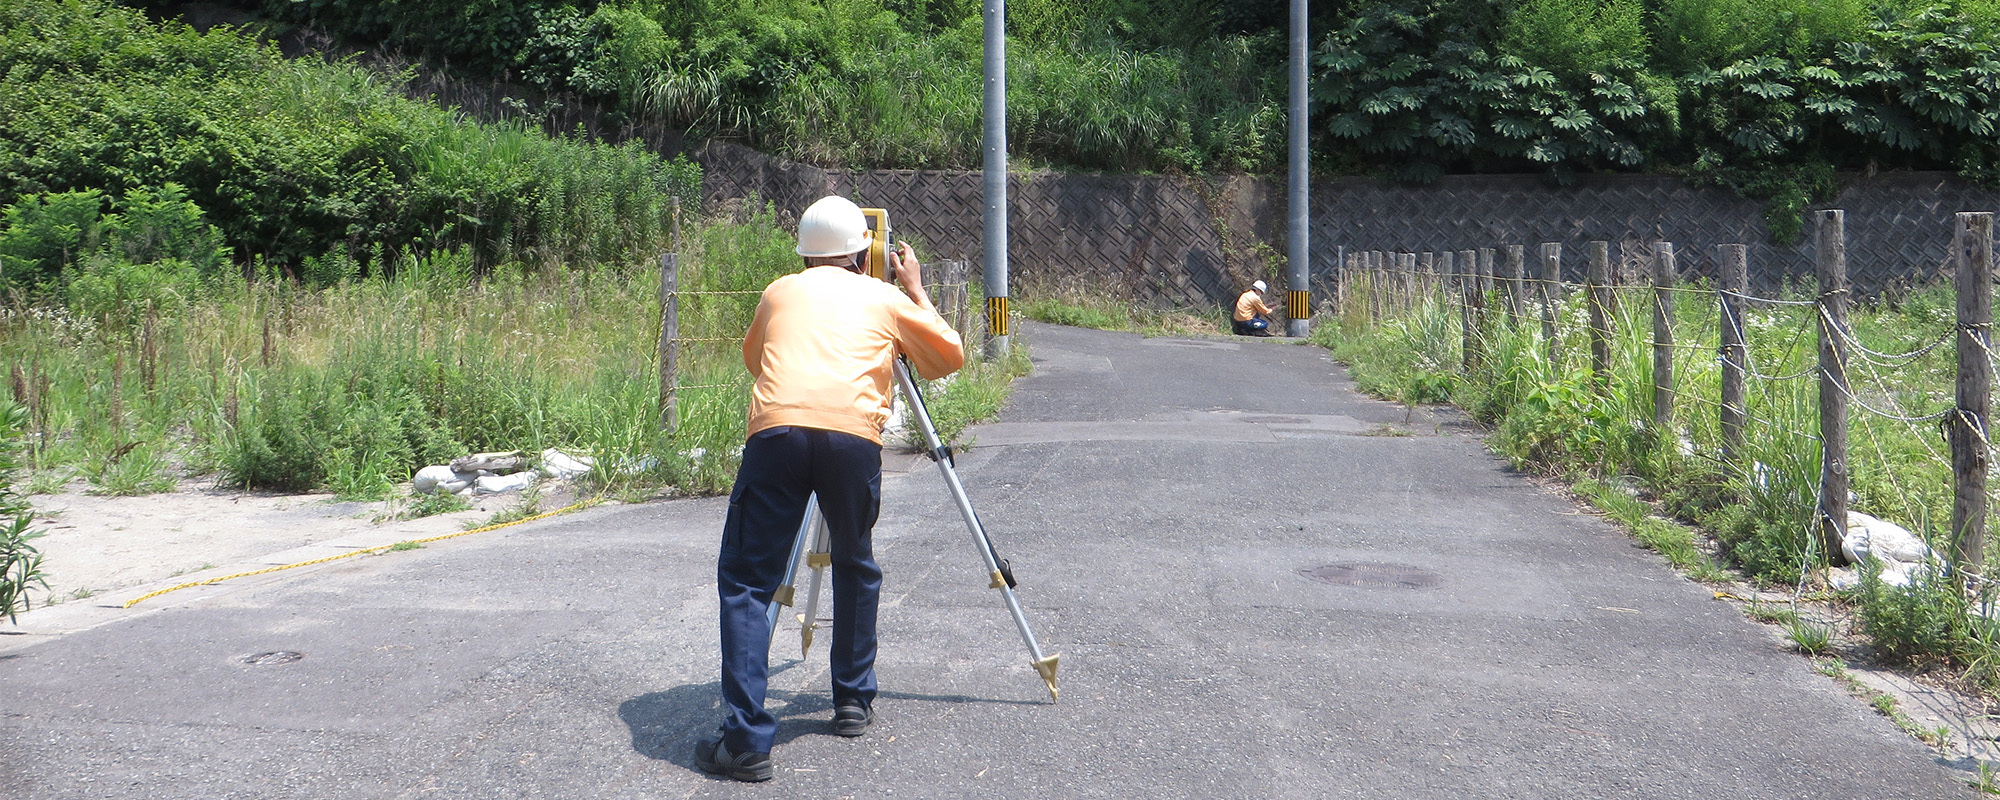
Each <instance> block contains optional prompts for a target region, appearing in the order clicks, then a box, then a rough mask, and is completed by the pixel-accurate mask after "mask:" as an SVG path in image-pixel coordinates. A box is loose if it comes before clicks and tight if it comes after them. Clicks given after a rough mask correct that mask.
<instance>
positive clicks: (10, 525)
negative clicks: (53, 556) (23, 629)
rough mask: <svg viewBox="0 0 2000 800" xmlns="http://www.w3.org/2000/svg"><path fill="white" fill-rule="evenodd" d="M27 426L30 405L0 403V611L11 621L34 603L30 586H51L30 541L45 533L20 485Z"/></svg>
mask: <svg viewBox="0 0 2000 800" xmlns="http://www.w3.org/2000/svg"><path fill="white" fill-rule="evenodd" d="M27 427H28V409H27V407H25V406H22V405H20V404H17V403H12V402H7V403H0V614H5V615H6V616H7V621H9V622H13V621H14V620H15V617H16V615H17V614H19V613H20V612H22V611H27V610H28V609H29V608H30V607H31V606H32V605H33V602H34V601H33V600H31V599H30V598H29V597H28V590H29V589H31V588H36V587H39V588H41V589H43V590H44V591H46V590H47V589H48V588H49V584H48V580H47V579H46V578H44V577H43V576H42V554H41V553H40V552H39V551H37V550H36V549H35V547H34V545H31V544H29V542H31V541H34V540H35V539H36V538H39V537H40V536H41V535H42V532H41V531H38V530H35V529H34V524H35V510H34V508H33V507H32V506H30V505H29V504H28V500H27V498H26V497H24V496H22V494H21V491H20V488H19V486H18V485H17V483H18V481H20V479H21V476H20V474H19V473H20V470H21V468H22V466H23V464H22V461H21V438H22V436H23V435H24V433H25V432H26V430H27Z"/></svg>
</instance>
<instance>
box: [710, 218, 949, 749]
mask: <svg viewBox="0 0 2000 800" xmlns="http://www.w3.org/2000/svg"><path fill="white" fill-rule="evenodd" d="M869 236H870V234H869V231H868V230H867V223H866V222H865V220H864V219H863V217H862V215H861V209H859V208H857V207H856V206H855V205H854V204H853V203H851V202H848V201H847V200H845V199H843V198H839V197H825V198H821V199H820V200H819V201H818V202H816V203H814V204H812V206H811V207H809V208H807V209H806V211H805V213H804V214H802V215H800V217H799V243H798V253H799V255H801V256H803V257H804V258H805V267H806V268H805V269H804V270H803V271H800V272H797V273H794V274H791V275H786V276H784V277H782V278H779V279H777V280H775V281H772V282H771V285H770V286H768V287H765V289H764V295H763V298H762V299H761V300H760V301H759V302H758V303H757V314H756V317H755V318H754V319H753V320H752V321H751V323H750V330H749V332H748V333H747V335H745V336H744V339H743V366H744V367H746V368H748V369H749V370H750V374H751V375H752V376H754V377H755V378H756V385H755V386H754V387H753V388H752V389H751V393H750V419H749V423H750V424H749V440H748V441H747V442H745V443H744V445H743V464H742V466H741V468H739V469H738V470H737V473H736V487H735V489H734V490H733V491H731V492H730V495H729V517H728V520H727V521H726V522H724V523H723V527H722V548H721V552H720V554H719V556H718V558H717V562H716V570H715V572H716V591H717V594H718V595H719V596H720V598H721V604H722V613H721V617H722V700H723V708H724V712H725V713H724V717H723V721H722V730H721V731H720V733H719V735H717V736H715V737H713V738H710V739H707V740H704V741H702V742H700V743H699V744H697V745H695V763H696V764H697V765H699V766H700V767H701V768H702V769H703V770H705V771H708V772H711V773H716V774H721V775H727V776H728V777H730V778H734V779H736V780H739V781H763V780H770V778H771V776H772V775H773V774H774V769H773V767H772V765H771V743H772V739H773V738H774V737H775V736H776V734H777V731H778V722H777V719H776V718H775V717H773V716H772V715H771V714H770V712H768V711H766V710H765V709H764V693H765V687H766V683H767V679H768V677H769V669H770V667H769V662H768V657H769V653H770V649H771V638H770V637H771V630H770V627H769V623H768V622H767V621H766V619H767V618H766V617H765V612H766V609H767V608H768V607H769V604H770V603H771V597H772V594H773V593H774V592H776V590H777V588H778V583H779V581H781V580H783V574H784V570H785V566H786V565H785V559H786V558H787V557H788V556H789V555H790V554H791V545H792V541H793V538H794V536H796V535H797V533H798V530H799V526H800V523H802V522H803V521H804V517H805V509H806V500H807V497H808V496H810V495H812V494H814V493H817V494H818V495H819V509H820V513H821V515H822V516H824V517H825V519H826V525H827V533H828V537H829V541H830V544H831V548H830V549H831V551H832V558H833V563H832V568H833V626H832V627H833V646H832V648H831V649H830V654H829V657H828V658H829V661H830V663H831V666H832V679H833V707H834V711H833V732H834V733H835V734H838V735H841V736H860V735H861V734H862V733H864V732H866V730H867V729H868V726H869V724H870V723H871V722H873V721H874V701H875V691H876V689H875V617H876V609H877V607H878V605H879V603H880V594H881V588H882V570H881V568H880V567H878V566H877V565H876V563H875V557H874V553H873V550H872V546H871V539H870V534H871V532H872V531H873V529H874V527H875V516H876V513H877V511H878V510H879V509H880V507H881V489H882V424H883V422H884V421H886V420H887V419H888V416H889V399H890V396H891V395H890V392H891V381H893V380H894V377H895V373H894V367H893V364H894V363H895V358H896V355H897V354H898V353H901V354H902V355H905V356H908V357H909V360H910V364H911V366H912V367H913V368H914V369H915V370H916V372H917V374H918V375H921V376H923V377H925V378H941V377H944V376H945V375H948V374H950V373H952V372H954V371H956V370H957V369H958V368H959V367H961V366H963V365H964V364H965V351H964V345H963V343H962V342H961V341H960V340H959V336H958V332H957V331H955V330H953V329H952V327H951V326H950V325H949V324H947V323H946V322H945V321H944V319H943V318H942V317H939V316H938V313H937V309H936V308H935V307H933V306H932V305H931V300H930V296H929V295H928V294H927V293H926V292H925V291H924V284H923V271H922V270H923V268H922V265H920V264H918V263H917V256H916V253H915V252H914V251H913V250H911V249H910V246H909V245H908V244H907V243H905V244H903V245H902V247H901V248H899V249H898V250H897V252H896V253H895V254H894V256H893V259H894V261H895V264H894V266H895V276H896V278H897V279H898V281H899V282H900V283H901V284H902V286H901V289H900V290H899V289H898V288H897V287H896V286H894V285H891V284H889V283H887V282H885V281H880V280H876V279H875V278H871V277H868V276H867V275H866V274H863V272H862V264H861V253H862V251H863V250H865V249H866V248H867V246H868V244H869V241H870V238H869Z"/></svg>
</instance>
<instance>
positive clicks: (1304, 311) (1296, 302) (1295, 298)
mask: <svg viewBox="0 0 2000 800" xmlns="http://www.w3.org/2000/svg"><path fill="white" fill-rule="evenodd" d="M1312 315H1313V304H1312V292H1310V291H1299V290H1297V289H1293V290H1292V291H1290V292H1286V293H1285V316H1286V317H1289V318H1291V319H1312Z"/></svg>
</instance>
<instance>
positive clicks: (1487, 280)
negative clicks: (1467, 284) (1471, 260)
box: [1479, 247, 1495, 308]
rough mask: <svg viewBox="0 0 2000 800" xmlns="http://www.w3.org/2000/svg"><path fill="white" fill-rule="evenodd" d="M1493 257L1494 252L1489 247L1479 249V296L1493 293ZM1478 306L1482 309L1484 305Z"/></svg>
mask: <svg viewBox="0 0 2000 800" xmlns="http://www.w3.org/2000/svg"><path fill="white" fill-rule="evenodd" d="M1494 255H1495V253H1494V250H1493V248H1491V247H1482V248H1479V293H1480V294H1481V295H1487V294H1492V293H1493V259H1494ZM1480 306H1481V307H1482V308H1483V307H1484V306H1485V304H1484V303H1481V304H1480Z"/></svg>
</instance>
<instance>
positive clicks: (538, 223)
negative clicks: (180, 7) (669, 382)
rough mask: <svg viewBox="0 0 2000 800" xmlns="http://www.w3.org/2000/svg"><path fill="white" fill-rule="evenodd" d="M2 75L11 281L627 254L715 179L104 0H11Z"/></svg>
mask: <svg viewBox="0 0 2000 800" xmlns="http://www.w3.org/2000/svg"><path fill="white" fill-rule="evenodd" d="M0 74H4V75H5V76H6V79H5V81H4V82H0V209H4V214H5V216H4V220H0V222H4V226H0V281H4V282H5V283H8V284H12V285H16V286H33V287H37V288H41V289H49V288H59V287H58V284H67V283H70V282H71V279H72V277H73V276H75V275H84V274H89V273H91V271H92V270H111V271H112V272H116V271H117V269H118V265H119V264H127V265H130V264H160V265H167V266H164V267H162V268H161V269H160V270H156V271H155V272H156V273H159V274H166V275H191V276H195V277H199V278H202V279H206V278H211V277H214V276H216V275H217V274H219V273H222V272H227V271H229V270H225V269H224V265H226V264H229V263H232V261H231V260H232V259H234V263H236V264H237V265H239V266H245V267H249V266H252V265H254V264H255V263H257V262H261V263H263V264H264V265H265V269H267V270H269V271H276V272H283V273H285V274H293V275H298V276H300V277H309V278H313V279H314V280H315V281H316V282H320V283H326V282H330V281H335V280H339V279H340V278H341V277H342V276H343V275H346V274H352V273H358V272H361V271H366V270H370V269H374V268H375V267H376V266H377V265H388V264H390V263H393V262H394V261H396V260H398V259H399V258H402V257H403V256H404V255H405V254H411V255H420V254H423V253H427V252H431V251H439V250H457V249H465V250H467V251H468V255H469V256H470V258H471V259H472V260H473V262H474V263H475V264H478V265H482V266H483V265H491V264H495V263H500V262H504V261H509V260H519V261H526V262H532V263H537V264H543V263H561V262H585V263H587V262H593V261H617V260H621V259H627V258H630V257H633V254H634V253H638V252H640V251H642V250H643V251H645V252H647V253H650V248H652V247H653V246H654V245H655V244H656V243H657V242H658V241H659V238H660V236H659V232H660V231H661V230H662V228H663V227H664V216H665V215H664V212H663V208H664V206H665V204H666V199H667V198H668V197H670V196H672V195H674V194H676V193H678V194H682V195H685V196H687V197H689V198H690V199H692V198H693V194H692V193H693V192H694V191H695V182H696V181H697V180H698V178H697V177H696V176H695V173H694V171H693V168H692V167H690V166H687V165H681V166H673V165H669V164H665V163H663V162H662V161H661V160H660V159H659V157H657V156H655V155H654V154H652V153H649V152H646V151H645V150H644V149H642V148H640V147H638V146H636V145H632V146H621V147H612V146H606V145H598V144H591V143H588V142H569V141H566V140H563V139H560V138H551V137H549V136H548V135H545V134H544V133H542V132H540V131H538V130H529V129H524V128H522V127H520V126H508V125H497V126H496V125H481V124H476V123H473V122H469V121H467V120H464V119H462V118H459V117H458V116H456V115H455V114H453V113H450V112H447V111H445V110H442V109H439V108H436V107H435V106H430V105H426V104H423V103H419V102H415V101H412V100H409V99H407V98H405V97H404V96H403V92H402V91H401V88H400V86H399V85H398V83H397V81H398V80H399V78H397V77H396V76H384V75H382V74H379V73H376V72H373V71H370V70H366V69H362V68H360V67H357V66H354V65H352V64H349V63H334V64H329V63H325V62H322V61H319V60H288V59H285V58H283V57H282V56H281V55H280V54H279V53H278V52H277V51H276V50H274V49H272V48H270V47H268V46H265V45H262V44H259V43H258V42H257V41H256V40H255V39H252V38H249V37H246V36H243V35H240V34H238V33H236V32H234V31H231V30H227V29H218V30H214V31H210V32H208V33H198V32H196V31H193V30H191V29H189V28H188V27H187V26H185V25H181V24H179V23H166V24H155V23H152V22H149V21H148V20H147V19H146V18H145V17H144V16H143V15H142V14H140V13H138V12H136V11H133V10H131V9H126V8H121V7H119V6H117V5H113V4H109V3H106V2H102V0H18V2H11V3H8V4H5V5H0ZM211 226H212V227H211ZM107 280H109V279H108V278H107ZM99 284H100V288H101V287H102V285H107V284H103V282H102V281H100V282H99ZM116 284H117V281H115V280H114V281H111V283H110V284H108V285H113V286H115V285H116Z"/></svg>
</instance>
